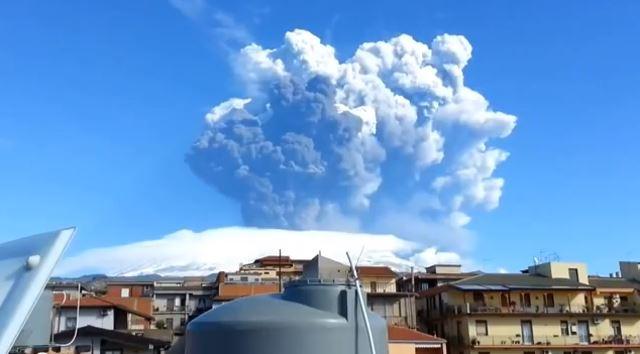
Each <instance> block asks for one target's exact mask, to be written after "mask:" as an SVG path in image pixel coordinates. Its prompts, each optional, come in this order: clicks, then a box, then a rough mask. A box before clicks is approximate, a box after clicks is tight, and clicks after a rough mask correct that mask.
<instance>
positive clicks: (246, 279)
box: [240, 277, 249, 281]
mask: <svg viewBox="0 0 640 354" xmlns="http://www.w3.org/2000/svg"><path fill="white" fill-rule="evenodd" d="M240 281H249V277H240Z"/></svg>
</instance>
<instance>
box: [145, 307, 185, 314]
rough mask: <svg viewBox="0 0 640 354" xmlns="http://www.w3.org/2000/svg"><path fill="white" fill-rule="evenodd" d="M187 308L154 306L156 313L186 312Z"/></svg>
mask: <svg viewBox="0 0 640 354" xmlns="http://www.w3.org/2000/svg"><path fill="white" fill-rule="evenodd" d="M186 311H187V308H186V307H185V306H166V307H154V308H153V312H154V313H185V312H186Z"/></svg>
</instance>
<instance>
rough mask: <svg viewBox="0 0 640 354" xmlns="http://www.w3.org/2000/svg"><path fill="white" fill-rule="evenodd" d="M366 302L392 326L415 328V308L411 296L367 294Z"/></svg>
mask: <svg viewBox="0 0 640 354" xmlns="http://www.w3.org/2000/svg"><path fill="white" fill-rule="evenodd" d="M367 304H368V306H369V308H370V309H371V311H373V312H375V313H377V314H378V315H380V316H382V317H383V318H384V319H386V320H387V323H388V324H390V325H394V326H401V327H408V328H416V309H415V302H414V298H413V297H375V296H368V297H367Z"/></svg>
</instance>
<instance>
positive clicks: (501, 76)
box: [0, 0, 640, 273]
mask: <svg viewBox="0 0 640 354" xmlns="http://www.w3.org/2000/svg"><path fill="white" fill-rule="evenodd" d="M210 6H211V7H212V8H214V9H216V11H217V13H218V14H224V18H225V21H226V22H225V23H226V25H228V26H229V29H232V30H233V31H232V33H231V34H229V32H224V31H220V27H219V26H220V23H221V22H220V18H218V19H217V20H206V21H196V20H194V19H193V18H189V17H188V16H185V15H184V14H183V13H181V12H180V11H178V10H177V9H176V8H175V7H173V6H172V5H171V4H170V3H169V2H162V1H135V2H132V1H110V2H83V1H65V2H46V3H42V2H38V3H36V2H35V1H23V2H10V3H7V4H4V5H2V9H1V10H0V172H1V173H0V241H2V240H8V239H11V238H14V237H18V236H24V235H29V234H33V233H37V232H40V231H45V230H49V229H54V228H61V227H65V226H68V225H76V226H78V227H79V230H80V233H79V235H78V237H77V238H76V239H75V241H74V244H73V246H72V248H71V249H70V251H69V252H70V254H74V253H77V252H80V251H82V250H85V249H88V248H92V247H98V246H110V245H116V244H121V243H126V242H131V241H139V240H144V239H151V238H155V237H158V236H161V235H165V234H168V233H170V232H173V231H175V230H177V229H181V228H189V229H193V230H203V229H207V228H213V227H220V226H229V225H239V224H241V223H242V219H241V217H240V214H239V209H238V205H237V204H236V203H235V202H233V201H230V200H228V199H226V198H225V197H223V196H221V195H220V194H218V193H217V192H216V191H215V190H213V189H212V188H209V187H207V186H206V185H205V184H204V183H202V182H201V181H200V180H199V179H197V178H196V177H195V176H194V175H193V174H192V173H191V171H190V170H189V168H188V167H187V165H186V164H185V162H184V156H185V153H186V152H187V151H188V149H189V146H190V145H191V144H192V143H193V141H194V140H195V138H196V137H197V136H198V134H199V133H200V131H201V129H202V125H203V122H202V117H203V116H204V114H205V113H206V112H207V111H208V110H209V109H210V108H211V107H212V106H213V105H215V104H217V103H218V102H220V101H223V100H225V99H227V98H228V97H231V96H235V95H238V94H240V88H239V87H238V85H237V82H236V81H235V80H234V77H233V74H232V72H231V70H230V66H229V63H228V54H229V52H228V51H229V50H233V49H234V48H235V47H234V45H236V44H237V43H234V42H235V40H234V39H239V40H240V41H244V40H253V41H256V42H258V43H261V44H263V45H264V46H265V47H275V46H278V45H279V44H280V43H281V41H282V36H283V34H284V33H285V32H286V31H288V30H291V29H294V28H304V29H308V30H310V31H311V32H313V33H315V34H316V35H318V36H320V37H321V38H322V39H323V40H324V41H325V42H327V43H329V44H331V45H333V46H334V47H335V48H336V50H337V53H338V54H337V55H338V57H339V58H341V59H344V58H348V57H350V56H351V55H352V53H353V51H354V50H355V49H356V48H357V46H358V45H359V44H360V43H362V42H365V41H377V40H383V39H388V38H390V37H393V36H395V35H397V34H400V33H408V34H410V35H412V36H414V37H415V38H417V39H419V40H422V41H426V42H429V41H430V40H431V39H432V38H433V37H435V36H436V35H438V34H441V33H452V34H461V35H464V36H465V37H466V38H467V39H468V40H469V41H470V42H471V44H472V45H473V47H474V51H473V58H472V59H471V62H470V64H469V66H468V67H467V69H466V71H465V78H466V83H467V86H469V87H472V88H474V89H476V90H478V91H480V92H482V94H483V95H484V96H485V97H486V98H487V99H488V100H489V101H490V102H491V103H492V106H493V107H494V108H495V109H498V110H501V111H505V112H508V113H511V114H514V115H516V116H518V126H517V127H516V129H515V131H514V133H513V134H512V135H511V136H510V137H509V138H507V139H504V140H501V141H499V142H496V145H498V146H499V147H501V148H504V149H505V150H507V151H509V152H510V154H511V155H510V158H509V159H508V160H507V161H506V162H505V163H503V164H502V165H501V166H500V167H499V168H498V170H497V173H496V175H498V176H500V177H503V178H504V179H505V180H506V185H505V187H504V190H503V196H502V199H501V203H500V206H499V207H498V208H497V209H496V210H494V211H492V212H490V213H478V214H477V215H475V214H474V215H473V216H474V219H473V221H472V223H471V224H470V225H469V228H470V229H471V230H473V231H474V232H475V233H476V234H477V237H478V241H477V244H476V246H475V248H474V250H473V251H472V256H473V257H474V258H475V259H478V260H479V261H481V262H483V263H487V264H493V265H495V266H501V267H506V268H507V269H509V270H517V269H519V268H520V267H524V266H525V265H528V264H529V263H530V262H531V259H532V258H533V257H534V256H537V255H540V254H541V253H543V254H545V253H554V252H555V253H557V254H558V255H559V257H560V258H561V259H563V260H583V261H588V262H589V264H590V267H591V270H592V272H599V273H608V272H610V271H614V270H615V268H616V262H617V260H622V259H625V260H640V245H638V244H637V242H633V241H634V240H636V239H637V237H634V236H636V235H637V230H638V229H639V228H640V218H638V217H637V213H638V211H639V210H640V208H639V207H638V203H637V201H636V200H637V199H638V198H640V184H638V182H637V181H638V180H639V179H640V178H639V174H640V157H639V156H640V155H639V154H638V153H639V152H640V139H638V137H639V136H640V135H639V133H638V132H639V128H640V123H639V120H638V117H637V112H638V110H639V108H640V107H639V105H640V103H638V97H640V90H639V89H638V86H639V84H640V69H638V67H637V63H638V62H640V46H639V45H638V44H637V38H638V37H639V35H640V23H638V21H637V18H636V14H637V13H638V12H639V11H640V3H638V2H636V1H631V0H629V1H616V2H604V1H590V2H584V1H565V2H562V3H559V2H557V1H527V2H525V1H518V2H515V1H506V0H505V1H484V2H479V1H458V2H455V3H454V2H451V1H395V2H393V5H389V3H388V2H382V1H380V2H376V3H373V4H372V3H371V2H349V3H348V4H344V3H343V2H337V1H336V2H332V1H325V2H314V3H313V4H307V3H306V2H305V3H304V4H303V3H302V2H301V3H300V5H296V4H290V3H287V2H284V1H281V2H277V1H270V2H257V1H253V2H252V1H248V2H220V3H214V2H211V3H210ZM216 28H218V30H217V31H216V30H215V29H216ZM230 36H231V38H230ZM234 36H235V37H234ZM230 39H232V40H231V41H229V40H230Z"/></svg>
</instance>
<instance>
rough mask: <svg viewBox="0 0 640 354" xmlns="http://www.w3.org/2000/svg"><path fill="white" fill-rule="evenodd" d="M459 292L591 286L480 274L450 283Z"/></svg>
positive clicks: (587, 286)
mask: <svg viewBox="0 0 640 354" xmlns="http://www.w3.org/2000/svg"><path fill="white" fill-rule="evenodd" d="M450 285H451V286H453V287H455V288H458V289H460V290H469V291H471V290H478V291H483V290H497V291H498V290H505V291H506V290H510V289H555V290H590V289H593V287H592V286H590V285H587V284H582V283H579V282H577V281H573V280H571V279H563V278H548V277H544V276H539V275H531V274H519V273H517V274H502V273H495V274H489V273H487V274H480V275H477V276H474V277H470V278H466V279H463V280H458V281H455V282H452V283H450Z"/></svg>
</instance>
